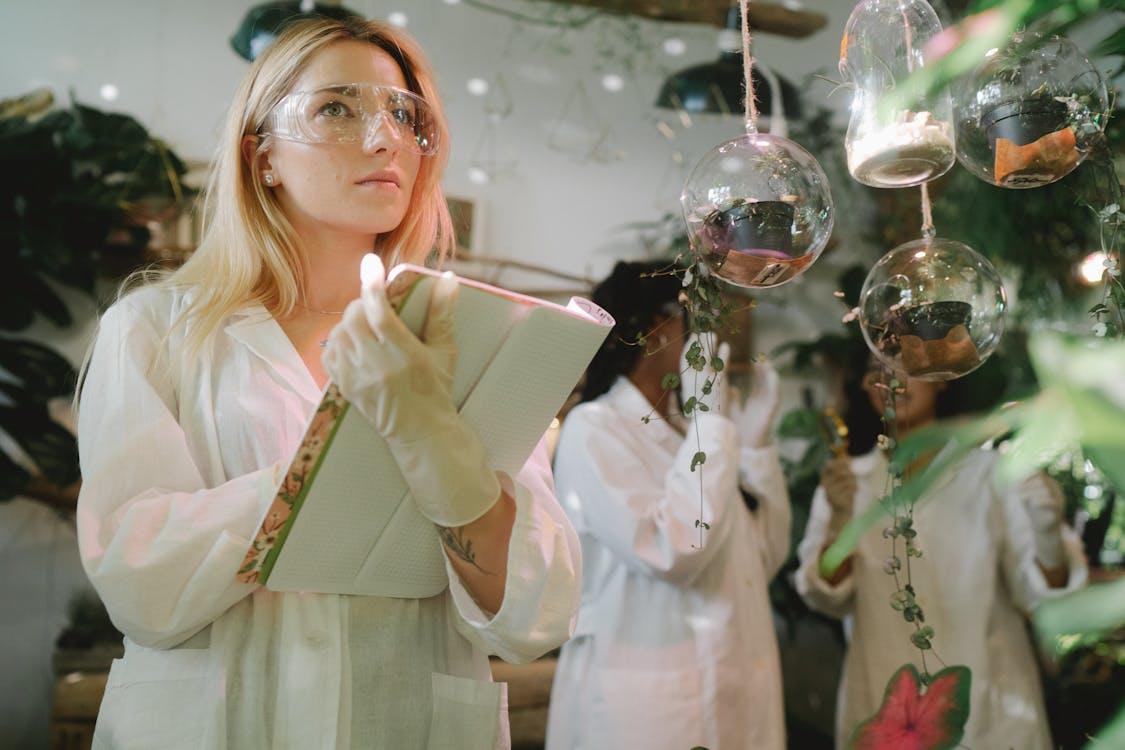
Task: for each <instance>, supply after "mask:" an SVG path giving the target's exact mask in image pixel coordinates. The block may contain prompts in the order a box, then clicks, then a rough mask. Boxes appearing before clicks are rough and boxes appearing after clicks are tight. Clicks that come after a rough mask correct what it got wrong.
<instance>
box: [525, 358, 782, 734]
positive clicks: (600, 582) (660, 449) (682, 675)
mask: <svg viewBox="0 0 1125 750" xmlns="http://www.w3.org/2000/svg"><path fill="white" fill-rule="evenodd" d="M651 408H652V407H651V406H650V405H649V402H648V401H647V400H646V399H645V397H644V396H643V395H642V394H641V392H640V391H639V390H637V388H636V387H635V386H634V385H633V384H632V383H630V382H629V380H628V379H626V378H624V377H622V378H619V379H618V381H617V383H616V384H615V385H614V386H613V387H612V389H611V390H610V391H609V392H608V393H607V394H605V395H604V396H602V397H600V398H598V399H596V400H594V401H592V402H589V403H586V404H582V405H580V406H578V407H576V408H575V409H574V410H573V411H571V413H570V414H569V415H568V416H567V419H566V422H565V423H564V425H563V427H562V433H561V435H560V437H559V446H558V451H557V453H556V457H555V469H556V472H555V476H556V481H557V482H558V496H559V501H560V502H561V503H562V505H563V508H564V509H565V510H566V512H567V514H568V515H569V516H570V518H571V520H572V521H573V522H574V526H575V528H576V529H577V531H578V536H579V538H580V539H581V541H582V555H583V585H582V609H581V612H580V614H579V617H578V629H577V631H576V633H575V637H574V639H573V640H571V641H570V642H569V643H567V644H566V645H565V646H563V650H562V655H561V657H560V659H559V666H558V672H557V673H556V675H555V681H554V687H553V690H552V696H551V710H550V716H549V720H548V727H547V748H548V750H579V749H581V750H617V749H618V748H644V749H645V750H662V749H664V748H667V749H668V750H688V748H691V747H694V746H696V745H704V746H706V747H708V748H710V749H711V750H729V749H730V748H746V749H751V748H752V749H754V750H780V749H781V748H784V747H785V720H784V715H783V710H782V687H781V671H780V665H779V658H778V650H777V639H776V636H775V633H774V625H773V617H772V613H771V609H770V601H769V592H768V584H769V581H770V578H771V577H772V576H773V575H774V573H775V572H776V571H777V569H778V568H779V567H780V566H781V564H782V563H783V562H784V560H785V557H786V552H787V550H788V547H789V523H790V512H789V496H788V492H787V490H786V485H785V480H784V477H783V476H782V473H781V466H780V464H779V462H778V457H777V453H776V450H775V449H774V448H773V447H769V448H762V449H750V448H740V447H739V441H738V436H737V435H736V433H735V427H734V424H733V423H732V422H731V421H730V420H729V419H726V418H725V417H721V416H717V415H712V414H701V415H700V417H699V428H700V434H699V440H700V443H699V445H698V447H697V443H696V438H695V434H694V431H693V432H691V433H689V436H688V437H687V438H686V439H685V437H684V436H682V435H680V434H679V433H678V432H676V431H675V430H674V429H673V428H672V427H671V426H670V425H669V424H668V423H667V422H664V421H662V420H653V421H651V422H650V423H649V424H643V423H642V422H641V417H643V416H644V415H645V414H647V413H649V412H650V411H651ZM699 449H702V450H703V451H705V452H706V453H707V461H706V463H705V464H704V466H703V470H702V476H703V486H702V494H703V509H702V510H703V520H704V521H705V522H707V523H709V524H711V529H710V531H707V532H706V533H705V534H704V537H703V545H702V547H700V546H699V541H700V539H699V531H698V529H697V528H696V526H695V522H696V519H698V518H700V491H701V487H700V482H699V479H700V472H699V470H697V471H696V472H695V473H693V472H691V471H690V469H689V466H690V462H691V458H692V455H693V454H694V453H695V452H696V451H697V450H699ZM740 477H741V480H742V485H743V487H745V488H746V489H747V490H748V491H750V492H752V493H753V494H754V495H755V496H756V497H757V498H758V500H759V503H760V505H759V507H758V509H757V511H756V512H754V513H751V512H750V511H749V510H748V509H747V507H746V505H745V503H744V501H743V498H742V496H741V494H740V493H739V491H738V485H739V479H740Z"/></svg>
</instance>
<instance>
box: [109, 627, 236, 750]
mask: <svg viewBox="0 0 1125 750" xmlns="http://www.w3.org/2000/svg"><path fill="white" fill-rule="evenodd" d="M209 655H210V651H209V650H208V649H172V650H169V651H159V650H155V649H145V648H137V647H130V648H129V649H128V650H127V651H126V655H125V658H124V659H116V660H114V662H113V666H112V667H111V668H110V671H109V678H108V680H107V681H106V689H105V696H104V697H103V698H102V705H101V709H100V710H99V711H98V723H97V726H96V728H95V730H94V743H93V748H94V750H109V749H110V748H127V749H128V750H148V748H152V750H175V749H177V748H184V750H186V749H187V748H196V747H199V745H200V742H201V740H202V738H203V736H204V732H205V730H206V729H207V726H206V725H207V721H206V719H207V715H208V704H209V702H210V700H209V699H213V698H214V695H213V692H214V691H213V690H209V689H208V679H207V675H208V664H209Z"/></svg>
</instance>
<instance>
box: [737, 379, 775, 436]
mask: <svg viewBox="0 0 1125 750" xmlns="http://www.w3.org/2000/svg"><path fill="white" fill-rule="evenodd" d="M750 377H751V378H752V380H751V382H750V395H749V396H747V398H746V403H745V404H743V405H742V406H741V408H739V409H737V410H736V412H735V413H736V416H735V417H734V419H735V422H736V423H737V425H738V434H739V435H740V436H741V438H742V443H743V444H744V445H749V446H751V447H753V448H764V447H765V446H767V445H769V444H770V443H771V442H772V441H773V423H774V420H775V419H777V410H778V407H779V406H780V405H781V381H780V378H778V376H777V370H775V369H773V365H771V364H770V363H769V362H755V363H754V364H753V366H752V370H751V374H750Z"/></svg>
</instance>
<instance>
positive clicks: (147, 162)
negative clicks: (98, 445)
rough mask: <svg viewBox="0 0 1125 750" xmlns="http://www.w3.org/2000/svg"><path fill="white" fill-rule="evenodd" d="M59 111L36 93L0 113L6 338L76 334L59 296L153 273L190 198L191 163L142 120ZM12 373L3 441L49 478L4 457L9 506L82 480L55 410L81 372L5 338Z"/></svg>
mask: <svg viewBox="0 0 1125 750" xmlns="http://www.w3.org/2000/svg"><path fill="white" fill-rule="evenodd" d="M52 100H53V97H52V96H51V95H50V93H49V92H35V93H34V94H33V95H31V96H28V97H22V98H20V99H13V100H7V101H4V102H0V113H3V115H2V116H0V265H2V266H3V268H4V275H5V278H4V281H5V284H4V294H3V295H2V296H0V331H5V332H9V333H18V332H19V331H22V330H24V329H26V328H27V327H28V326H30V325H31V324H32V323H33V322H34V321H35V320H36V318H37V317H42V318H44V319H46V320H48V321H50V322H51V323H53V324H54V325H56V326H58V327H66V326H68V325H70V324H71V322H72V320H71V315H70V312H69V310H68V309H67V306H66V304H65V303H64V301H63V299H62V297H61V296H60V294H59V292H58V290H57V285H59V284H62V285H65V286H68V287H72V288H75V289H79V290H82V291H85V292H87V293H89V294H91V295H92V294H93V293H94V284H95V280H96V279H97V277H98V276H99V275H117V274H119V273H121V272H128V271H129V270H131V269H132V268H135V267H136V266H138V265H140V264H142V263H143V262H144V256H143V252H144V250H145V248H146V246H147V244H148V241H149V233H148V230H147V229H146V228H145V226H144V223H145V222H147V221H150V220H153V219H160V218H163V217H164V216H165V215H166V214H167V213H168V211H170V210H175V209H178V207H180V206H183V205H186V202H187V200H188V199H189V198H190V196H188V195H185V191H184V190H183V189H182V187H181V186H180V178H181V177H182V175H183V174H184V173H185V172H186V171H187V170H186V167H185V165H184V164H183V162H182V161H180V159H179V158H177V157H176V155H175V154H173V153H172V152H171V151H170V150H169V149H168V148H167V146H165V145H164V144H163V143H162V142H161V141H159V140H158V139H155V138H153V137H152V136H151V135H150V134H149V133H148V131H147V130H145V128H144V127H143V126H142V125H141V124H140V123H138V122H137V121H136V120H134V119H133V118H131V117H128V116H126V115H120V114H112V113H106V112H100V111H98V110H96V109H93V108H91V107H86V106H83V105H81V104H73V105H72V106H70V107H68V108H65V109H56V110H53V111H49V112H44V111H43V110H44V109H45V108H46V107H49V106H50V103H51V101H52ZM33 105H34V106H33ZM40 105H42V106H40ZM32 114H35V115H38V116H35V117H31V116H29V115H32ZM111 264H112V266H113V268H112V270H109V269H108V266H109V265H111ZM103 269H105V270H103ZM0 372H2V373H3V376H4V377H3V378H0V430H3V432H5V433H7V435H8V436H10V437H11V438H12V439H13V440H14V441H15V442H16V443H17V444H18V445H19V447H20V449H21V450H22V452H23V453H24V454H26V456H27V457H29V458H30V459H31V461H32V462H33V463H34V464H35V468H36V469H37V470H38V475H37V476H34V477H32V476H31V475H29V473H28V472H27V471H26V470H25V469H23V468H20V467H19V465H18V464H17V463H16V462H15V461H14V460H13V457H11V456H3V457H2V459H0V476H2V479H0V500H4V499H8V498H10V497H12V496H13V495H16V494H20V493H21V492H22V491H24V490H25V489H27V485H28V481H29V480H31V479H34V480H35V481H36V482H37V483H39V484H45V485H46V486H48V487H56V488H64V487H68V486H69V485H71V484H72V483H73V482H75V481H76V480H77V479H78V476H79V472H78V453H77V448H76V445H75V441H74V438H73V436H71V434H70V433H69V432H68V431H67V430H66V429H64V428H63V427H61V426H60V425H59V424H57V423H56V422H55V421H54V420H52V419H51V416H50V413H49V409H48V405H49V402H50V401H51V399H55V398H59V397H66V396H69V395H70V393H71V392H72V389H73V387H74V380H75V374H74V371H73V369H72V368H71V367H70V365H69V363H67V362H66V361H65V360H64V359H63V358H62V357H60V356H58V355H57V354H55V353H54V352H52V351H51V350H50V349H48V348H46V347H44V346H41V345H39V344H36V343H34V342H32V341H26V340H20V339H16V338H12V337H10V336H4V337H0Z"/></svg>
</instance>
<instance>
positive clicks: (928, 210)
mask: <svg viewBox="0 0 1125 750" xmlns="http://www.w3.org/2000/svg"><path fill="white" fill-rule="evenodd" d="M922 236H923V237H924V238H926V239H927V240H932V239H933V238H934V237H936V236H937V230H936V229H934V208H933V206H932V205H931V204H930V185H929V183H927V182H923V183H922Z"/></svg>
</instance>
